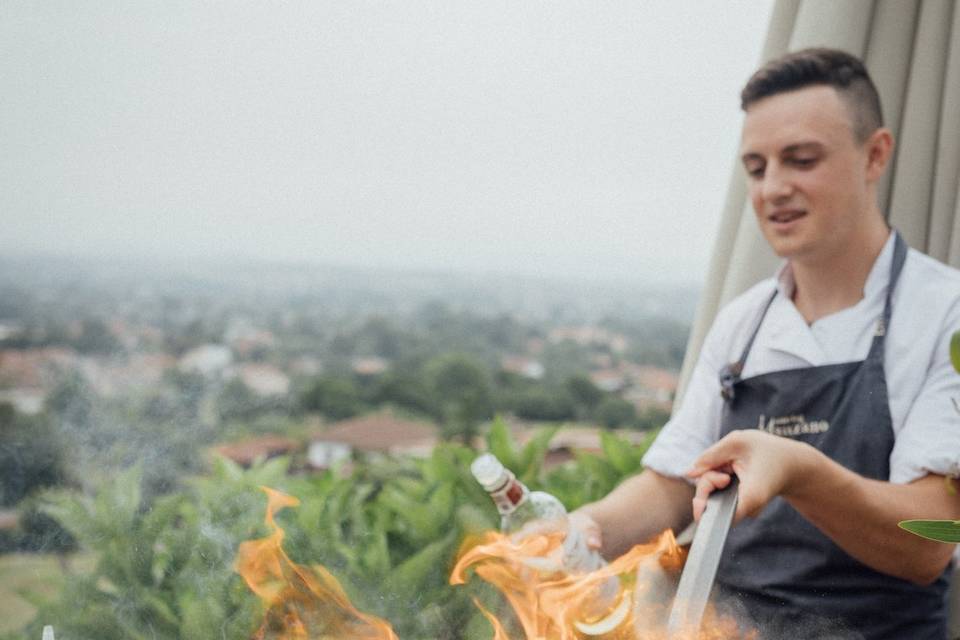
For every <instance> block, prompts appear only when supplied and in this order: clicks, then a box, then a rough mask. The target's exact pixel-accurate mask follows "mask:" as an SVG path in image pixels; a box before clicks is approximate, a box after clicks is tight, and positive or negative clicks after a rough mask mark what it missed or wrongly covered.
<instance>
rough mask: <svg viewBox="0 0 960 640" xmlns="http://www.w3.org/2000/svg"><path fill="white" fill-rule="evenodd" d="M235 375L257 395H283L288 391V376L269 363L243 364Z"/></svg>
mask: <svg viewBox="0 0 960 640" xmlns="http://www.w3.org/2000/svg"><path fill="white" fill-rule="evenodd" d="M237 375H238V376H239V378H240V380H242V381H243V384H244V385H245V386H246V387H247V388H248V389H250V390H251V391H253V392H254V393H255V394H257V395H258V396H262V397H269V396H284V395H286V394H287V393H288V392H289V391H290V378H289V377H288V376H287V374H285V373H284V372H283V371H281V370H280V369H278V368H277V367H275V366H273V365H271V364H244V365H241V366H240V367H239V370H238V372H237Z"/></svg>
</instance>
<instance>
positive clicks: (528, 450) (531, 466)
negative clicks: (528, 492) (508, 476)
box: [516, 426, 560, 485]
mask: <svg viewBox="0 0 960 640" xmlns="http://www.w3.org/2000/svg"><path fill="white" fill-rule="evenodd" d="M559 429H560V427H559V426H554V427H545V428H542V429H540V430H538V431H537V433H536V434H535V435H534V436H533V438H531V439H530V442H528V443H527V444H525V445H524V447H523V450H522V451H521V452H520V456H519V467H518V468H517V470H516V473H517V474H519V475H520V480H521V481H522V482H524V483H525V484H527V485H531V484H535V483H536V481H537V479H538V478H539V476H540V469H541V468H542V467H543V457H544V456H545V455H546V453H547V451H548V449H549V447H550V441H551V440H553V436H555V435H556V433H557V431H558V430H559Z"/></svg>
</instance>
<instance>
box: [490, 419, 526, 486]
mask: <svg viewBox="0 0 960 640" xmlns="http://www.w3.org/2000/svg"><path fill="white" fill-rule="evenodd" d="M487 449H488V450H489V451H490V453H492V454H493V455H495V456H497V459H498V460H499V461H500V462H501V463H502V464H503V466H505V467H506V468H507V469H510V470H511V471H513V472H514V473H516V474H519V475H523V470H522V469H520V467H519V460H518V459H517V443H516V442H515V441H514V439H513V435H512V434H511V433H510V428H509V427H507V423H506V422H504V421H503V418H501V417H500V416H497V417H496V418H495V419H494V420H493V423H492V424H491V425H490V431H489V432H488V433H487Z"/></svg>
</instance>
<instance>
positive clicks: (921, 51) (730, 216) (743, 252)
mask: <svg viewBox="0 0 960 640" xmlns="http://www.w3.org/2000/svg"><path fill="white" fill-rule="evenodd" d="M813 46H826V47H836V48H838V49H843V50H845V51H849V52H850V53H853V54H855V55H857V56H860V57H861V58H862V59H863V60H864V61H865V62H866V64H867V67H868V69H869V70H870V74H871V76H872V77H873V79H874V82H875V83H876V84H877V89H878V90H879V92H880V96H881V100H882V103H883V110H884V119H885V120H886V124H887V126H888V127H890V129H891V130H892V131H893V134H894V137H895V139H896V147H895V150H894V158H893V161H892V163H891V166H890V167H889V168H888V170H887V174H886V176H885V178H884V182H883V183H882V184H881V185H880V205H881V208H883V209H884V211H886V212H887V218H888V219H889V221H890V223H891V224H892V225H893V226H894V227H896V228H897V229H899V230H900V232H901V233H902V234H903V236H904V239H906V241H907V242H908V243H909V244H910V246H912V247H913V248H915V249H919V250H921V251H924V252H926V253H928V254H930V255H931V256H933V257H935V258H937V259H938V260H941V261H943V262H946V263H948V264H951V265H953V266H955V267H960V6H958V3H957V0H845V1H844V2H837V1H836V0H778V1H777V3H776V5H775V6H774V10H773V13H772V15H771V19H770V26H769V29H768V31H767V37H766V41H765V44H764V48H763V54H762V57H763V60H764V61H765V60H769V59H771V58H774V57H776V56H779V55H781V54H783V53H786V52H787V51H794V50H797V49H803V48H805V47H813ZM744 82H746V78H744ZM731 90H739V87H738V88H731ZM744 178H745V176H744V174H743V171H742V169H740V168H739V166H737V167H736V168H735V169H734V171H733V175H732V176H731V177H730V182H729V186H728V189H727V197H726V200H725V203H724V209H723V213H722V215H721V220H720V225H719V228H718V229H717V233H716V240H715V242H714V248H713V255H712V257H711V261H710V267H709V271H708V274H709V275H708V277H707V281H706V283H705V286H704V291H703V294H702V296H701V299H700V304H699V307H698V309H697V314H696V317H695V319H694V324H693V328H692V330H691V333H690V340H689V342H688V344H687V353H686V357H685V359H684V364H683V371H682V373H681V376H680V377H681V384H680V390H679V392H678V400H679V399H681V398H682V395H683V389H684V387H685V385H686V382H687V380H688V378H689V376H690V373H691V372H692V369H693V365H694V363H695V362H696V359H697V356H698V355H699V353H700V347H701V346H702V344H703V339H704V336H705V335H706V333H707V330H708V329H709V328H710V324H711V323H712V322H713V319H714V317H715V316H716V314H717V311H718V310H719V309H720V308H721V307H722V306H723V305H725V304H726V303H727V302H729V301H730V300H731V299H733V298H734V297H736V296H737V295H739V294H740V293H742V292H743V291H745V290H746V289H748V288H749V287H750V286H752V285H753V284H756V283H757V282H759V281H760V280H762V279H764V278H767V277H769V276H770V275H772V273H773V271H774V270H775V269H776V266H777V264H778V263H779V260H778V259H777V257H776V256H775V255H774V254H773V252H772V251H771V250H770V248H769V247H768V246H767V244H766V242H765V241H764V239H763V236H761V235H760V231H759V230H758V228H757V224H756V222H755V220H754V214H753V210H752V208H751V207H750V204H749V202H748V200H747V189H746V182H745V179H744Z"/></svg>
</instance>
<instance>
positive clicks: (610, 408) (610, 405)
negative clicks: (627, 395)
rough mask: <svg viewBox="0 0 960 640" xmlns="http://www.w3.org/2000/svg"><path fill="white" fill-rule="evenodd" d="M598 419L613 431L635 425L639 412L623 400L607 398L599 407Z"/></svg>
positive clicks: (614, 397) (613, 397) (612, 397)
mask: <svg viewBox="0 0 960 640" xmlns="http://www.w3.org/2000/svg"><path fill="white" fill-rule="evenodd" d="M596 419H597V421H599V422H600V424H602V425H603V426H605V427H607V428H610V429H613V428H616V427H622V426H624V425H628V424H631V423H633V422H634V421H635V420H636V419H637V410H636V409H635V408H634V406H633V405H632V404H630V403H629V402H627V401H626V400H624V399H623V398H618V397H616V396H607V397H606V398H604V399H603V401H602V402H600V404H599V406H597V413H596Z"/></svg>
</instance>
